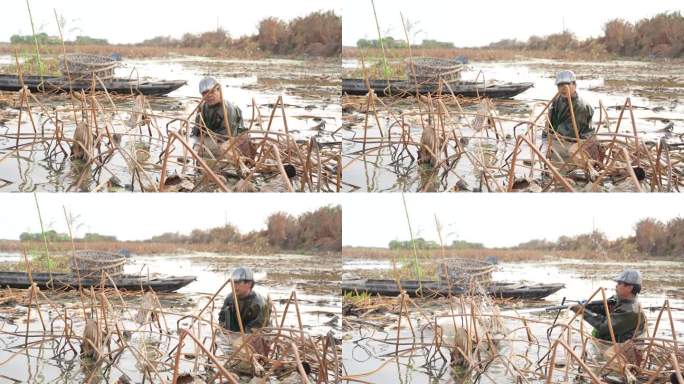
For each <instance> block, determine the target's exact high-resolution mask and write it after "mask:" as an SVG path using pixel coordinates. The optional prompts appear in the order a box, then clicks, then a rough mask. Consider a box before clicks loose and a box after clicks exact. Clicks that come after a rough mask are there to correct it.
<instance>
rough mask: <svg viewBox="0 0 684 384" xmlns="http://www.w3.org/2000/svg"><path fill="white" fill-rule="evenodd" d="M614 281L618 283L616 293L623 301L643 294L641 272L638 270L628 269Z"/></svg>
mask: <svg viewBox="0 0 684 384" xmlns="http://www.w3.org/2000/svg"><path fill="white" fill-rule="evenodd" d="M613 281H615V282H617V285H616V286H615V293H616V294H617V296H618V297H619V298H621V299H629V298H632V297H634V296H636V295H637V294H638V293H639V292H641V272H639V271H638V270H636V269H630V268H626V269H625V270H624V271H622V273H621V274H619V275H617V276H615V278H613Z"/></svg>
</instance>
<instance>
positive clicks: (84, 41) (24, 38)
mask: <svg viewBox="0 0 684 384" xmlns="http://www.w3.org/2000/svg"><path fill="white" fill-rule="evenodd" d="M36 40H37V41H38V44H40V45H57V44H62V41H61V40H60V39H59V37H58V36H48V34H47V33H45V32H41V33H37V34H36V37H35V40H34V38H33V35H12V37H10V43H12V44H35V41H36ZM64 44H75V45H107V44H109V42H108V41H107V39H96V38H94V37H90V36H76V39H75V40H73V41H71V40H69V41H64Z"/></svg>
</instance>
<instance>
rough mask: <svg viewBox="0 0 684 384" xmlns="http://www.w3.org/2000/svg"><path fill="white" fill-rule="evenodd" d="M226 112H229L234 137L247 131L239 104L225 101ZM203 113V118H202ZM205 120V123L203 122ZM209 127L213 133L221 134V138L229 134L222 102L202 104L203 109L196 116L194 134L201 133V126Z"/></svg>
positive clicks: (229, 121)
mask: <svg viewBox="0 0 684 384" xmlns="http://www.w3.org/2000/svg"><path fill="white" fill-rule="evenodd" d="M225 106H226V112H227V113H228V125H229V126H230V132H231V135H232V136H233V137H236V136H238V135H239V134H241V133H242V132H244V131H246V130H247V129H246V128H245V124H244V122H243V120H242V110H240V107H238V106H237V105H234V104H232V103H230V102H228V101H225ZM200 115H201V117H202V118H201V119H200ZM202 121H204V124H202ZM204 127H207V128H208V129H209V130H210V131H212V133H215V134H217V135H219V136H220V137H221V138H226V137H227V136H228V131H227V130H226V125H225V123H224V122H223V107H222V106H221V103H217V104H216V105H212V106H209V105H207V104H206V103H204V104H202V111H201V113H198V114H197V115H196V116H195V126H194V127H193V128H192V136H199V135H200V128H204Z"/></svg>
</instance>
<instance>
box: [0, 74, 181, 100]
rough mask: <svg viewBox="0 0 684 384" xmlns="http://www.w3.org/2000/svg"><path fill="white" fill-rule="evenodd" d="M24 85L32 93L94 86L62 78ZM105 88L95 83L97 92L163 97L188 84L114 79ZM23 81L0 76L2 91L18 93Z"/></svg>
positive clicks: (35, 78)
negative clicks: (105, 91)
mask: <svg viewBox="0 0 684 384" xmlns="http://www.w3.org/2000/svg"><path fill="white" fill-rule="evenodd" d="M23 80H24V84H25V85H26V87H28V89H30V90H31V92H68V91H69V90H72V91H79V92H80V91H81V90H83V91H89V90H90V89H91V86H92V84H93V83H92V81H91V80H74V81H71V82H70V81H68V80H66V79H64V78H62V77H54V76H43V78H42V79H41V78H40V76H24V77H23ZM103 83H104V85H105V87H104V88H103V87H102V84H100V82H99V81H98V82H96V83H95V89H96V90H97V91H104V90H105V88H106V89H107V92H109V93H116V94H135V95H137V94H143V95H148V96H163V95H166V94H169V93H171V92H173V91H175V90H176V89H178V88H180V87H182V86H183V85H185V84H186V82H185V81H183V80H171V81H148V80H141V81H139V82H138V81H136V80H128V79H112V80H107V81H103ZM21 84H22V83H21V80H20V79H19V77H18V76H16V75H0V90H2V91H18V90H20V89H21Z"/></svg>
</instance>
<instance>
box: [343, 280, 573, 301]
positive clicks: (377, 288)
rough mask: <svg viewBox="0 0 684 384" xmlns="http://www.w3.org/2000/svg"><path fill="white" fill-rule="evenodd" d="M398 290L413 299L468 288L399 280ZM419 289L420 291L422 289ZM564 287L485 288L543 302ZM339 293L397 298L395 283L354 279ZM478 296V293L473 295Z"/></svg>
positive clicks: (495, 284)
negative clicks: (400, 288) (400, 289)
mask: <svg viewBox="0 0 684 384" xmlns="http://www.w3.org/2000/svg"><path fill="white" fill-rule="evenodd" d="M400 284H401V287H402V288H403V290H404V291H406V293H408V294H409V296H411V297H416V296H448V295H449V294H451V295H453V296H458V295H464V294H467V293H468V289H467V288H465V287H463V286H458V285H452V286H449V284H447V283H445V282H441V281H423V282H422V284H420V283H419V281H417V280H401V281H400ZM421 286H422V290H421ZM563 287H565V284H560V283H554V284H522V283H502V282H492V283H489V284H488V285H485V286H484V290H485V292H484V293H486V294H488V295H490V296H494V297H498V298H503V299H542V298H544V297H546V296H549V295H551V294H553V293H555V292H557V291H559V290H560V289H562V288H563ZM342 292H343V293H347V292H356V293H362V292H366V293H368V294H373V295H380V296H397V295H399V293H400V292H399V287H398V286H397V282H396V281H395V280H381V279H354V280H343V281H342ZM475 294H477V292H475Z"/></svg>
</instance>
